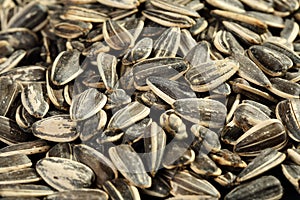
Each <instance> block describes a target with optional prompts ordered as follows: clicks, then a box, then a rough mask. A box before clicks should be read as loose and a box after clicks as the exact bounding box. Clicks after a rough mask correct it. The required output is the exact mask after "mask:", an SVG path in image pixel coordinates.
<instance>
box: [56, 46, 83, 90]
mask: <svg viewBox="0 0 300 200" xmlns="http://www.w3.org/2000/svg"><path fill="white" fill-rule="evenodd" d="M79 55H80V52H78V51H64V52H61V53H60V54H59V55H58V56H57V57H56V59H55V60H54V62H53V66H52V68H51V75H50V79H51V81H52V83H53V84H55V85H65V84H66V83H68V82H70V81H71V80H73V79H75V78H76V77H77V76H78V75H79V74H81V73H82V72H83V70H82V69H81V68H80V65H79Z"/></svg>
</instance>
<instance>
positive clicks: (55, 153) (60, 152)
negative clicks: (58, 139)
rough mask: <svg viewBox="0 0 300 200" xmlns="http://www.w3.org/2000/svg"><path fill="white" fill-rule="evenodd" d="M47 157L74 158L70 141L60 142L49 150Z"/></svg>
mask: <svg viewBox="0 0 300 200" xmlns="http://www.w3.org/2000/svg"><path fill="white" fill-rule="evenodd" d="M46 157H58V158H67V159H71V160H73V150H72V147H71V145H70V143H58V144H56V145H54V146H53V147H52V148H51V149H50V150H49V151H48V152H47V154H46Z"/></svg>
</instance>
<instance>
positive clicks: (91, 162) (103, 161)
mask: <svg viewBox="0 0 300 200" xmlns="http://www.w3.org/2000/svg"><path fill="white" fill-rule="evenodd" d="M73 151H74V156H75V158H76V160H77V161H78V162H81V163H83V164H85V165H87V166H88V167H90V168H91V169H92V170H93V171H94V173H95V175H96V184H97V186H99V187H101V185H102V184H103V183H104V182H105V181H107V180H112V179H115V178H117V177H118V172H117V169H116V168H115V166H114V165H113V164H112V162H111V161H110V160H109V159H108V158H106V157H105V156H104V155H103V154H101V153H100V152H98V151H96V150H95V149H93V148H91V147H89V146H87V145H84V144H79V145H75V146H74V147H73Z"/></svg>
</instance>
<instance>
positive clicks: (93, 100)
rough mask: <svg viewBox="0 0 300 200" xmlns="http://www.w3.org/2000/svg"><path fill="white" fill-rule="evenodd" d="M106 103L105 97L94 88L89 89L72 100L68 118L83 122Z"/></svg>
mask: <svg viewBox="0 0 300 200" xmlns="http://www.w3.org/2000/svg"><path fill="white" fill-rule="evenodd" d="M106 102H107V97H106V95H104V94H102V93H101V92H99V91H98V90H97V89H95V88H89V89H87V90H85V91H84V92H82V93H80V94H78V95H76V96H75V97H74V98H73V99H72V104H71V107H70V116H71V119H72V120H85V119H88V118H89V117H91V116H93V115H94V114H96V113H97V112H99V111H100V110H101V109H102V108H103V107H104V105H105V104H106Z"/></svg>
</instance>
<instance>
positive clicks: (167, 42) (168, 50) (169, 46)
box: [153, 27, 180, 57]
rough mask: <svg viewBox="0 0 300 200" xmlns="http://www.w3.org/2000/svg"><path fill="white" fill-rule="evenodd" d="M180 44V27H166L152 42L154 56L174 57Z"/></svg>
mask: <svg viewBox="0 0 300 200" xmlns="http://www.w3.org/2000/svg"><path fill="white" fill-rule="evenodd" d="M179 44H180V29H179V28H178V27H172V28H168V29H166V30H165V31H164V32H163V33H162V34H161V36H160V37H159V38H158V39H157V40H156V41H155V42H154V44H153V51H154V57H175V56H176V53H177V50H178V48H179Z"/></svg>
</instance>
